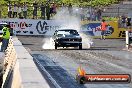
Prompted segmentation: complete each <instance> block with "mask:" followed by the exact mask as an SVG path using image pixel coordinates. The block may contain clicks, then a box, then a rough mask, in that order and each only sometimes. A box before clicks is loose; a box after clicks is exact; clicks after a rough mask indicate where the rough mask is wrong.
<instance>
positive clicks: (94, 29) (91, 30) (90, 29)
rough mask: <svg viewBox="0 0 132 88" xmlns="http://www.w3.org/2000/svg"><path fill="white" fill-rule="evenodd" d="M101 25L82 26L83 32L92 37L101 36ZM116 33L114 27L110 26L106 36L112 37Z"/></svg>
mask: <svg viewBox="0 0 132 88" xmlns="http://www.w3.org/2000/svg"><path fill="white" fill-rule="evenodd" d="M100 25H101V23H89V24H85V25H82V26H81V30H82V31H84V32H85V33H86V34H88V35H91V36H100V35H101V30H100V28H101V26H100ZM113 32H114V28H113V27H112V26H108V27H107V30H106V36H109V35H112V33H113Z"/></svg>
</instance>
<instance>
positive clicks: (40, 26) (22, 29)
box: [0, 19, 64, 35]
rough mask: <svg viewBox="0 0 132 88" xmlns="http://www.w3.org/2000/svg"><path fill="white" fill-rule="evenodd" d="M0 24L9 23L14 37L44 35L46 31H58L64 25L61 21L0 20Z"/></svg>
mask: <svg viewBox="0 0 132 88" xmlns="http://www.w3.org/2000/svg"><path fill="white" fill-rule="evenodd" d="M0 22H4V23H7V22H8V23H10V26H11V28H13V29H14V34H16V35H44V34H45V33H46V32H47V31H51V30H52V31H53V30H56V29H58V28H59V27H61V24H62V23H64V22H62V21H57V22H56V21H52V20H34V19H0ZM49 34H50V33H49Z"/></svg>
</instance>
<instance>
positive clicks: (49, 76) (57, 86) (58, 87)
mask: <svg viewBox="0 0 132 88" xmlns="http://www.w3.org/2000/svg"><path fill="white" fill-rule="evenodd" d="M34 59H35V60H36V62H37V64H38V65H39V66H40V68H41V69H42V70H43V71H44V72H45V73H46V75H47V76H48V78H49V79H50V80H51V82H52V83H53V84H54V86H55V87H56V88H61V87H60V86H59V85H58V84H57V82H56V81H55V80H54V79H53V78H52V76H51V75H50V74H49V73H48V72H47V71H46V69H45V68H44V67H43V66H42V65H41V64H40V63H39V61H38V60H37V59H36V58H34Z"/></svg>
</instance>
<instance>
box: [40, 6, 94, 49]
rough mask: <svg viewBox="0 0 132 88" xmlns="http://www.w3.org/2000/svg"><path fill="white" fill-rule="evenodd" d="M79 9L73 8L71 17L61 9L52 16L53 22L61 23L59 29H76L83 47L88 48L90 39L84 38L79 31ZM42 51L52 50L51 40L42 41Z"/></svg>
mask: <svg viewBox="0 0 132 88" xmlns="http://www.w3.org/2000/svg"><path fill="white" fill-rule="evenodd" d="M78 13H80V8H77V7H74V8H73V13H72V15H71V14H69V11H68V9H67V8H66V7H64V8H61V9H59V10H58V11H57V14H56V15H54V16H53V18H52V19H53V20H55V21H56V22H57V21H62V23H61V29H76V30H77V31H78V32H79V33H80V35H81V37H82V43H83V47H84V46H85V47H86V48H90V44H92V42H91V41H92V39H91V37H88V36H86V35H85V34H83V33H81V31H80V26H81V24H80V21H81V20H80V17H79V14H78ZM42 48H43V49H54V44H53V40H52V38H49V39H46V40H44V44H43V46H42Z"/></svg>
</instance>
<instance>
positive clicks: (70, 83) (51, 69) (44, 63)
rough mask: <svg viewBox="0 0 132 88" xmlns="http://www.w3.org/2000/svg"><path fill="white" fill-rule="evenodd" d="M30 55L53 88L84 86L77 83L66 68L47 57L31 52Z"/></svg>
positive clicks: (77, 87) (82, 87)
mask: <svg viewBox="0 0 132 88" xmlns="http://www.w3.org/2000/svg"><path fill="white" fill-rule="evenodd" d="M32 56H33V58H34V60H35V61H36V62H37V65H39V66H40V68H41V69H43V72H44V73H46V75H47V76H48V78H49V80H50V81H51V83H52V84H53V85H54V87H55V88H85V87H84V86H83V85H80V84H78V83H77V82H76V80H75V79H74V78H73V77H72V76H71V75H70V74H68V72H67V71H66V70H64V69H63V68H62V67H61V66H59V65H57V64H56V63H55V62H53V61H52V60H50V59H49V58H48V57H46V56H43V55H40V54H33V55H32ZM52 87H53V86H52Z"/></svg>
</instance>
